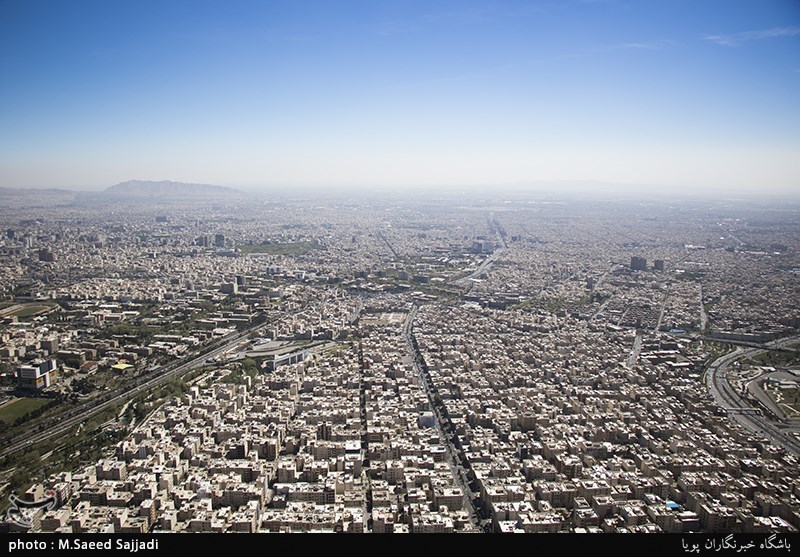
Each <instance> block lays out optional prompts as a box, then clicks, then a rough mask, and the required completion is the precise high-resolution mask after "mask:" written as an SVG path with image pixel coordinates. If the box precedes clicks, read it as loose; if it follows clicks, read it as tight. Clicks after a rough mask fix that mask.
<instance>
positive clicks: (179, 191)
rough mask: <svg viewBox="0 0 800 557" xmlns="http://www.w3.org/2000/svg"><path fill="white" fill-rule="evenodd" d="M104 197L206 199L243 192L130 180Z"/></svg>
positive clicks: (225, 188) (179, 183)
mask: <svg viewBox="0 0 800 557" xmlns="http://www.w3.org/2000/svg"><path fill="white" fill-rule="evenodd" d="M102 195H103V196H108V197H127V198H131V197H135V198H152V197H158V198H163V199H206V198H220V197H231V196H236V197H238V196H240V195H242V192H241V191H239V190H237V189H234V188H228V187H225V186H214V185H211V184H187V183H185V182H172V181H170V180H162V181H160V182H150V181H146V180H129V181H127V182H121V183H119V184H116V185H114V186H111V187H110V188H106V189H105V190H103V192H102Z"/></svg>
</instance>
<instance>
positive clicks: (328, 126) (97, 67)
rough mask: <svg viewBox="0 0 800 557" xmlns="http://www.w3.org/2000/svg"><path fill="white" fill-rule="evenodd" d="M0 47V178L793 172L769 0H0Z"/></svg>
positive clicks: (773, 183)
mask: <svg viewBox="0 0 800 557" xmlns="http://www.w3.org/2000/svg"><path fill="white" fill-rule="evenodd" d="M0 47H2V48H0V70H2V73H3V75H4V82H5V87H4V88H3V89H2V90H0V101H2V102H0V121H2V122H3V126H2V127H1V128H0V187H7V188H66V189H73V190H79V191H97V190H101V189H104V188H106V187H109V186H111V185H114V184H116V183H119V182H122V181H126V180H130V179H141V180H153V181H158V180H165V179H166V180H173V181H181V182H193V183H206V184H217V185H223V186H229V187H235V188H237V189H241V190H243V191H254V190H258V189H267V190H268V189H276V188H288V189H291V188H298V189H310V188H330V189H359V188H361V189H364V190H366V191H370V190H372V189H375V188H378V189H381V188H390V189H402V188H410V189H420V188H426V187H430V188H434V189H453V188H467V189H474V188H480V187H494V186H500V187H508V186H513V185H515V184H523V183H524V184H542V183H548V184H552V183H566V182H581V183H587V182H593V183H597V184H600V183H609V184H614V185H624V186H625V187H630V188H632V189H633V188H640V189H644V190H648V191H647V192H646V193H656V194H661V193H664V192H665V191H666V192H671V191H674V192H676V193H684V192H694V193H698V194H713V193H715V192H720V193H727V194H730V195H744V194H753V195H759V194H766V195H792V196H795V195H797V193H796V192H797V191H798V189H800V188H798V187H797V186H798V176H800V157H798V153H800V106H799V105H798V103H797V98H800V62H799V61H800V56H798V54H800V4H798V3H797V2H791V1H789V0H776V1H772V2H755V1H748V0H736V1H722V0H706V1H702V2H690V1H683V0H680V1H666V0H661V1H655V2H648V3H646V4H645V3H641V2H633V1H626V0H607V1H604V0H593V1H589V0H574V1H565V2H556V3H553V2H549V1H534V2H531V1H524V2H522V1H511V0H507V1H502V2H485V1H476V2H455V1H438V2H416V1H414V2H404V3H396V2H380V1H378V2H370V3H361V2H352V1H341V2H314V1H308V2H297V3H291V4H286V3H282V2H237V3H234V4H231V3H219V2H212V1H209V2H183V1H176V2H169V3H161V2H149V1H137V2H114V3H107V2H99V1H95V0H80V1H76V2H71V3H60V2H49V1H41V2H21V1H7V2H2V3H0ZM623 189H624V188H623Z"/></svg>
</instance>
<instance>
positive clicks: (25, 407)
mask: <svg viewBox="0 0 800 557" xmlns="http://www.w3.org/2000/svg"><path fill="white" fill-rule="evenodd" d="M50 401H51V400H50V399H49V398H18V399H17V400H14V401H12V402H9V403H8V404H5V405H3V406H2V407H0V421H3V422H5V423H7V424H9V425H10V424H13V423H14V420H16V419H17V418H19V417H20V416H24V415H25V414H27V413H28V412H31V411H32V410H36V409H37V408H39V407H41V406H44V405H45V404H47V403H48V402H50Z"/></svg>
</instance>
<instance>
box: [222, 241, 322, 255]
mask: <svg viewBox="0 0 800 557" xmlns="http://www.w3.org/2000/svg"><path fill="white" fill-rule="evenodd" d="M236 247H237V248H238V249H239V250H240V251H241V252H242V253H266V254H269V255H305V254H306V253H308V252H310V251H311V250H314V249H317V248H319V244H318V243H317V242H316V241H304V242H286V243H283V244H258V245H252V246H236Z"/></svg>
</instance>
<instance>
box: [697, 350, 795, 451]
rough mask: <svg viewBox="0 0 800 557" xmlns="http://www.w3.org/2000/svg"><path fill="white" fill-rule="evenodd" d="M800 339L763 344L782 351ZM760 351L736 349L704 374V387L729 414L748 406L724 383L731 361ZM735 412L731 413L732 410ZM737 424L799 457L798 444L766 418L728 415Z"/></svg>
mask: <svg viewBox="0 0 800 557" xmlns="http://www.w3.org/2000/svg"><path fill="white" fill-rule="evenodd" d="M798 340H800V336H793V337H788V338H784V339H779V340H775V341H772V342H768V343H767V344H766V346H767V347H769V348H782V347H785V346H786V345H788V344H792V343H795V342H797V341H798ZM766 351H767V350H766V349H764V348H742V347H739V348H737V349H736V350H735V351H734V352H731V353H729V354H725V355H724V356H721V357H719V358H717V359H716V360H714V362H712V364H711V365H710V366H709V367H708V370H707V372H706V385H707V386H708V390H709V391H710V392H711V394H712V396H713V397H714V399H715V400H716V401H717V404H719V405H720V406H721V407H722V408H724V409H726V410H727V411H730V410H731V409H736V408H743V407H746V406H748V404H747V402H746V401H745V400H744V399H743V398H742V397H741V396H740V395H739V393H737V392H735V390H734V389H733V388H732V387H731V385H730V383H729V382H728V377H727V374H728V368H729V367H730V365H731V364H733V362H735V361H738V360H741V359H743V358H749V357H752V356H755V355H758V354H760V353H762V352H766ZM734 412H735V411H734ZM730 415H731V416H732V417H733V418H734V419H735V420H736V421H737V422H739V423H740V424H742V425H743V426H744V427H746V428H747V429H749V430H750V431H754V432H758V433H761V434H763V435H764V436H765V437H767V438H768V439H769V440H770V441H771V442H773V443H775V444H777V445H781V446H782V447H784V448H785V449H786V450H787V451H790V452H793V453H795V454H800V442H798V441H797V439H796V438H794V437H793V436H791V435H789V431H788V430H787V428H786V427H785V426H784V425H781V424H779V423H776V422H774V421H772V420H770V419H769V418H768V417H766V416H757V415H747V414H739V413H731V414H730Z"/></svg>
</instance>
